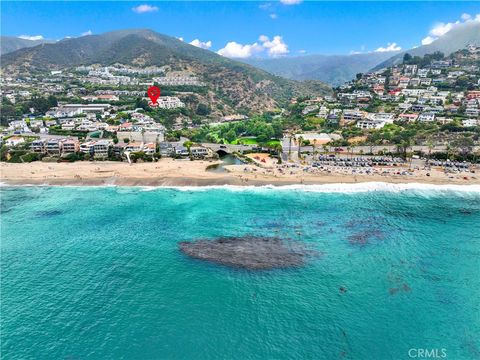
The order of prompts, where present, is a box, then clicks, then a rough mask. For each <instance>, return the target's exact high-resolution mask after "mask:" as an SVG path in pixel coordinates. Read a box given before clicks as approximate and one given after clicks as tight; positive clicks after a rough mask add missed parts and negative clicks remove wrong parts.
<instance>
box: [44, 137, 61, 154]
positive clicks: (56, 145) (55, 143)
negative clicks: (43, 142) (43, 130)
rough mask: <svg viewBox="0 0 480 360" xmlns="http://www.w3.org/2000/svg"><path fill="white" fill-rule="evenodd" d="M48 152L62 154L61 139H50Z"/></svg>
mask: <svg viewBox="0 0 480 360" xmlns="http://www.w3.org/2000/svg"><path fill="white" fill-rule="evenodd" d="M47 153H48V154H49V155H60V153H61V144H60V140H59V139H50V140H48V141H47Z"/></svg>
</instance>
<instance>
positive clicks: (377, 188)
mask: <svg viewBox="0 0 480 360" xmlns="http://www.w3.org/2000/svg"><path fill="white" fill-rule="evenodd" d="M0 187H68V188H82V189H88V188H104V187H105V188H118V189H127V188H128V189H129V190H134V189H138V190H139V191H156V190H162V189H171V190H178V191H185V192H187V191H188V192H191V191H195V192H201V191H209V190H227V191H232V192H244V191H248V192H265V191H272V192H275V191H299V192H315V193H360V192H418V191H420V192H422V191H442V192H474V193H477V192H478V193H480V185H456V184H445V185H436V184H423V183H396V184H393V183H386V182H362V183H355V184H350V183H333V184H319V185H301V184H295V185H278V186H277V185H261V186H254V185H248V186H242V185H207V186H170V185H167V186H122V185H115V184H106V185H86V186H79V185H48V184H41V185H38V184H36V185H34V184H22V185H10V184H6V183H3V182H0Z"/></svg>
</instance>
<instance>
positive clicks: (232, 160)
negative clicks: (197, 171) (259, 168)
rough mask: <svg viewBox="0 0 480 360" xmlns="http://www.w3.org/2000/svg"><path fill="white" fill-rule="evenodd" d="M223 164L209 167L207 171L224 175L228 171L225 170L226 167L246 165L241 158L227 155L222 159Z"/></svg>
mask: <svg viewBox="0 0 480 360" xmlns="http://www.w3.org/2000/svg"><path fill="white" fill-rule="evenodd" d="M220 160H222V162H221V163H220V164H214V165H209V166H207V171H209V172H214V173H224V172H227V171H228V170H227V169H225V166H226V165H242V164H244V163H243V162H242V161H241V160H240V159H239V158H237V157H236V156H233V155H225V156H222V157H221V158H220Z"/></svg>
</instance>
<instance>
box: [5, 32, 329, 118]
mask: <svg viewBox="0 0 480 360" xmlns="http://www.w3.org/2000/svg"><path fill="white" fill-rule="evenodd" d="M1 60H2V70H3V71H8V72H9V73H12V74H15V73H25V72H26V73H31V72H34V71H50V70H57V69H62V68H72V67H76V66H80V65H92V64H99V65H103V66H108V65H113V64H116V63H121V64H125V65H133V66H165V65H172V66H175V67H176V68H178V69H180V70H186V71H187V70H188V71H192V72H194V73H197V74H199V75H201V76H202V77H204V78H205V79H206V80H207V82H208V83H209V84H210V90H211V91H212V93H215V96H216V98H217V99H219V98H221V97H223V98H224V100H225V101H224V102H225V103H226V104H227V105H228V106H231V107H233V108H245V107H246V108H250V109H254V110H261V109H265V108H267V109H273V108H275V107H276V106H277V105H278V104H283V103H286V102H288V101H289V100H290V99H291V98H292V97H295V96H310V95H312V96H315V95H321V94H326V93H330V91H331V89H330V87H328V86H327V85H325V84H323V83H321V82H313V83H312V82H308V83H307V82H306V83H302V82H297V81H293V80H288V79H284V78H281V77H278V76H276V75H272V74H270V73H268V72H266V71H264V70H261V69H257V68H255V67H253V66H251V65H248V64H244V63H241V62H238V61H235V60H231V59H229V58H226V57H223V56H220V55H218V54H216V53H214V52H211V51H208V50H204V49H201V48H198V47H195V46H193V45H190V44H188V43H185V42H183V41H181V40H179V39H177V38H174V37H171V36H168V35H163V34H159V33H156V32H154V31H152V30H149V29H127V30H118V31H112V32H107V33H103V34H99V35H89V36H83V37H80V38H72V39H65V40H63V41H60V42H57V43H55V44H41V45H38V46H35V47H31V48H24V49H20V50H17V51H14V52H11V53H8V54H5V55H2V56H1ZM252 93H253V94H255V96H252Z"/></svg>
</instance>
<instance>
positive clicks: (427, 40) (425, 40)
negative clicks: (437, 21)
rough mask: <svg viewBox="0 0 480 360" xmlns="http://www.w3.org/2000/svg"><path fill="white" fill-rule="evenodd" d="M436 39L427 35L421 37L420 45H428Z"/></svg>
mask: <svg viewBox="0 0 480 360" xmlns="http://www.w3.org/2000/svg"><path fill="white" fill-rule="evenodd" d="M435 40H436V39H435V38H434V37H432V36H427V37H426V38H424V39H422V45H428V44H431V43H432V42H434V41H435Z"/></svg>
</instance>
